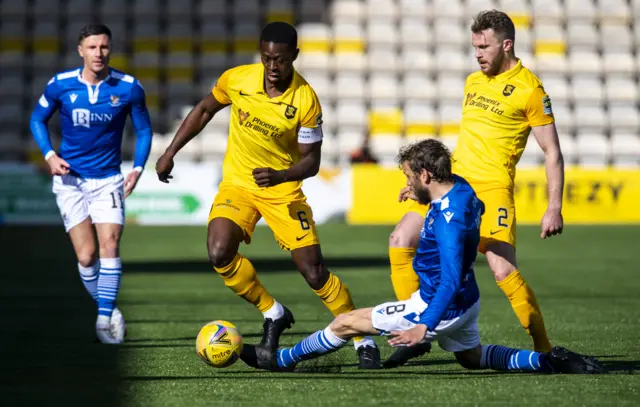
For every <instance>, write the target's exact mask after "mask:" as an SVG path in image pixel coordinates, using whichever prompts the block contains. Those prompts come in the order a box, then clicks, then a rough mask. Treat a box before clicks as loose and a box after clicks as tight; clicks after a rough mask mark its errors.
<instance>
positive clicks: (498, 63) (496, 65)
mask: <svg viewBox="0 0 640 407" xmlns="http://www.w3.org/2000/svg"><path fill="white" fill-rule="evenodd" d="M504 59H505V56H504V53H502V52H500V53H498V55H496V58H495V59H494V60H493V63H492V64H491V65H490V66H489V70H488V71H487V73H486V75H488V76H496V75H497V74H498V72H500V68H501V67H502V64H503V63H504Z"/></svg>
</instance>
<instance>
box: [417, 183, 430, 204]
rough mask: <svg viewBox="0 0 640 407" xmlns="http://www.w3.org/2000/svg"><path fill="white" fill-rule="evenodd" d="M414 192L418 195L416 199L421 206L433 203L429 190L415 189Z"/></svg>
mask: <svg viewBox="0 0 640 407" xmlns="http://www.w3.org/2000/svg"><path fill="white" fill-rule="evenodd" d="M413 192H414V193H415V194H416V198H418V202H420V204H422V205H427V204H429V203H430V202H431V194H430V193H429V190H428V189H427V188H424V187H414V188H413Z"/></svg>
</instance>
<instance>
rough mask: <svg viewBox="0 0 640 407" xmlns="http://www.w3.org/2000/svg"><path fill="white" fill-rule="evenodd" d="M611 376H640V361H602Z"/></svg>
mask: <svg viewBox="0 0 640 407" xmlns="http://www.w3.org/2000/svg"><path fill="white" fill-rule="evenodd" d="M600 362H601V363H602V366H604V368H605V369H606V371H607V373H609V374H640V360H602V359H600Z"/></svg>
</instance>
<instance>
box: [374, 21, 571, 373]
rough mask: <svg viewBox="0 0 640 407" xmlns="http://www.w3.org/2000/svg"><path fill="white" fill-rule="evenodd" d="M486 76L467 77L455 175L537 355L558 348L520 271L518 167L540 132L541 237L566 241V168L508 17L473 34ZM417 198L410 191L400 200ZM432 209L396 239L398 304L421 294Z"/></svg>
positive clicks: (397, 360)
mask: <svg viewBox="0 0 640 407" xmlns="http://www.w3.org/2000/svg"><path fill="white" fill-rule="evenodd" d="M471 32H472V35H471V38H472V45H473V47H474V48H475V57H476V59H477V61H478V63H479V65H480V70H479V71H477V72H474V73H472V74H471V75H469V76H468V77H467V80H466V84H465V90H464V93H465V95H464V99H463V103H462V120H461V123H460V136H459V138H458V141H457V145H456V148H455V151H454V153H453V158H452V160H453V162H452V163H453V171H454V173H455V174H457V175H460V176H461V177H463V178H465V179H466V180H467V181H468V182H469V184H471V186H472V187H473V189H474V190H475V192H476V194H477V195H478V197H479V198H480V200H482V201H483V202H484V204H485V207H486V210H485V213H484V215H483V217H482V225H481V229H480V236H481V240H480V246H479V251H480V252H481V253H483V254H485V256H486V258H487V263H488V264H489V267H490V268H491V271H492V272H493V275H494V277H495V279H496V283H497V284H498V286H499V287H500V288H501V289H502V291H503V292H504V293H505V295H506V296H507V298H508V299H509V301H510V302H511V306H512V308H513V310H514V312H515V314H516V315H517V317H518V319H519V320H520V323H521V324H522V326H523V327H524V329H525V330H526V331H527V333H528V334H529V335H530V336H531V338H532V339H533V345H534V348H535V350H536V351H539V352H548V351H549V350H550V349H551V343H550V342H549V339H548V337H547V333H546V330H545V326H544V320H543V318H542V313H541V312H540V307H539V306H538V303H537V301H536V297H535V294H534V292H533V290H532V289H531V288H530V287H529V285H528V284H527V283H526V282H525V280H524V278H523V277H522V275H521V274H520V272H519V271H518V266H517V263H516V233H515V231H516V213H515V204H514V197H513V188H514V177H515V174H516V164H517V163H518V160H519V159H520V156H521V155H522V152H523V151H524V148H525V145H526V143H527V138H528V136H529V132H530V131H533V135H534V137H535V138H536V140H537V142H538V144H539V145H540V147H541V148H542V150H543V151H544V155H545V167H546V175H547V184H548V196H549V203H548V207H547V210H546V212H545V214H544V216H543V217H542V221H541V228H542V231H541V237H542V238H547V237H549V236H553V235H555V234H559V233H562V228H563V220H562V191H563V187H564V164H563V158H562V152H561V150H560V144H559V142H558V134H557V132H556V128H555V124H554V117H553V112H552V110H551V101H550V99H549V96H548V95H547V94H546V93H545V91H544V89H543V87H542V83H541V82H540V80H539V79H538V78H537V77H536V76H535V75H534V74H533V73H532V72H531V71H529V70H528V69H527V68H525V67H524V66H522V62H521V61H520V60H519V59H518V58H517V57H516V56H515V53H514V41H515V27H514V25H513V22H512V21H511V19H510V18H509V16H507V15H506V14H505V13H503V12H500V11H497V10H491V11H483V12H481V13H479V14H478V15H477V16H476V18H475V20H474V22H473V25H472V26H471ZM409 197H410V191H408V190H406V189H404V190H402V191H401V193H400V200H406V199H408V198H409ZM427 211H428V206H426V205H420V204H419V203H418V202H416V203H414V204H413V205H412V206H411V207H410V209H409V211H408V213H406V214H405V216H404V217H403V218H402V219H401V220H400V222H399V223H398V225H397V226H396V228H395V230H394V231H393V232H392V233H391V236H390V238H389V257H390V262H391V280H392V283H393V286H394V290H395V292H396V296H397V297H398V300H406V299H407V298H408V297H409V296H410V295H411V294H412V293H413V292H415V291H416V290H417V288H418V278H417V276H416V274H415V273H414V272H413V269H412V264H411V263H412V259H413V255H414V253H415V250H416V246H417V242H418V240H419V237H420V229H421V227H422V224H423V222H424V218H425V215H426V213H427ZM429 350H430V346H429V345H428V344H422V345H418V346H417V347H414V348H403V349H400V350H398V351H396V352H395V353H394V354H393V355H392V356H391V357H390V358H389V359H388V360H387V361H385V366H387V367H393V366H397V365H401V364H404V363H405V362H406V361H407V360H408V359H410V358H412V357H416V356H419V355H422V354H423V353H425V352H427V351H429Z"/></svg>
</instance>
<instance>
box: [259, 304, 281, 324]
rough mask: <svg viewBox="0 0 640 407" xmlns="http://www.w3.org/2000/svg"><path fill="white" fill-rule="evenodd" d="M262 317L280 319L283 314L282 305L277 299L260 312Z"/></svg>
mask: <svg viewBox="0 0 640 407" xmlns="http://www.w3.org/2000/svg"><path fill="white" fill-rule="evenodd" d="M262 315H264V319H267V318H271V319H272V320H274V321H275V320H276V319H280V318H282V317H283V316H284V307H283V306H282V304H280V303H279V302H278V301H276V302H274V303H273V305H272V306H271V308H269V309H268V310H266V311H265V312H263V313H262Z"/></svg>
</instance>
